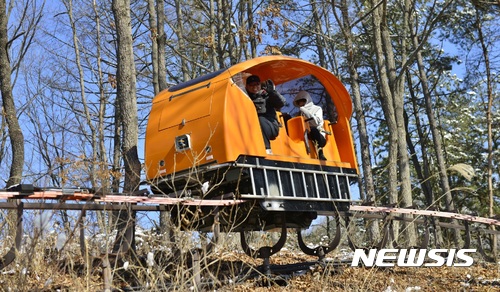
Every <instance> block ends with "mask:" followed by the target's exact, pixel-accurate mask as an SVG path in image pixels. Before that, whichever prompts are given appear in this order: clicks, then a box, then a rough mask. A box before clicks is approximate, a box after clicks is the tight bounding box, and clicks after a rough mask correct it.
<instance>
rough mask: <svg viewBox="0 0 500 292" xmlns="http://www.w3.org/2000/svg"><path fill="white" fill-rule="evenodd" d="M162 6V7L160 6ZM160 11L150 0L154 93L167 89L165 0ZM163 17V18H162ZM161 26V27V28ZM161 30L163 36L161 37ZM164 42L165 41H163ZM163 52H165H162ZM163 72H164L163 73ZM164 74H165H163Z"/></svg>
mask: <svg viewBox="0 0 500 292" xmlns="http://www.w3.org/2000/svg"><path fill="white" fill-rule="evenodd" d="M160 6H161V7H160ZM157 7H158V13H157V12H156V7H155V1H154V0H148V11H149V25H150V31H151V41H152V45H153V46H152V50H151V55H152V56H151V59H152V62H153V86H154V94H155V95H157V94H158V93H159V92H160V91H162V90H164V89H166V80H165V81H163V82H162V81H161V80H162V79H166V68H164V67H162V66H165V65H161V64H165V61H164V59H165V45H164V44H162V45H160V43H161V39H164V36H165V32H164V31H163V23H164V21H163V18H164V16H163V15H164V13H163V0H160V1H158V6H157ZM160 19H161V20H160ZM160 26H161V28H160ZM160 31H161V33H162V35H163V37H160ZM163 42H164V41H163ZM162 52H163V53H162ZM162 60H163V63H162ZM162 72H163V73H162ZM162 74H163V75H162ZM159 220H160V233H161V234H163V235H164V238H165V239H167V237H168V233H169V228H170V224H169V222H170V214H169V212H167V211H160V218H159Z"/></svg>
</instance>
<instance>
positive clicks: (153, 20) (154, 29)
mask: <svg viewBox="0 0 500 292" xmlns="http://www.w3.org/2000/svg"><path fill="white" fill-rule="evenodd" d="M147 1H148V13H149V32H150V34H151V63H152V67H153V89H154V95H157V94H158V93H159V92H160V85H159V82H158V24H157V16H156V7H155V1H154V0H147Z"/></svg>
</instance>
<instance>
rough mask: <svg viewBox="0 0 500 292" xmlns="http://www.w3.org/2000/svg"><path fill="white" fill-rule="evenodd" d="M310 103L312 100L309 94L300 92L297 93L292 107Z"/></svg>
mask: <svg viewBox="0 0 500 292" xmlns="http://www.w3.org/2000/svg"><path fill="white" fill-rule="evenodd" d="M311 101H312V99H311V96H310V95H309V93H308V92H307V91H304V90H302V91H300V92H299V93H297V95H296V96H295V98H294V99H293V105H294V106H296V107H301V106H304V105H305V104H307V103H309V102H311Z"/></svg>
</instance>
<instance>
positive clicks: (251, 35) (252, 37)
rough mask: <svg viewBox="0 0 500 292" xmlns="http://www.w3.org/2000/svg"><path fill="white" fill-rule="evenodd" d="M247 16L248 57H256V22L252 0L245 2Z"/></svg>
mask: <svg viewBox="0 0 500 292" xmlns="http://www.w3.org/2000/svg"><path fill="white" fill-rule="evenodd" d="M246 3H247V16H248V17H247V18H248V30H247V31H248V39H249V41H250V56H247V58H248V57H250V58H255V57H257V38H258V35H256V34H255V33H256V32H257V24H256V23H255V22H254V19H253V0H248V1H247V2H246Z"/></svg>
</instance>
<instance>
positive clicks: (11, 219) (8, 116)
mask: <svg viewBox="0 0 500 292" xmlns="http://www.w3.org/2000/svg"><path fill="white" fill-rule="evenodd" d="M7 26H8V18H7V6H6V2H5V0H0V92H1V96H2V111H1V114H2V116H5V122H6V124H7V129H8V133H9V138H10V147H11V151H12V161H11V165H10V173H9V179H8V180H7V185H6V187H7V188H8V187H11V186H14V185H16V184H19V183H20V182H21V179H22V176H23V167H24V135H23V132H22V130H21V126H20V125H19V121H18V119H17V111H16V106H15V103H14V96H13V94H12V80H11V73H12V71H11V67H10V66H11V63H10V60H9V52H8V49H9V35H8V31H7ZM16 216H17V214H16V210H11V211H9V212H8V215H7V223H8V226H9V229H8V232H9V235H10V238H14V237H15V231H16Z"/></svg>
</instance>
